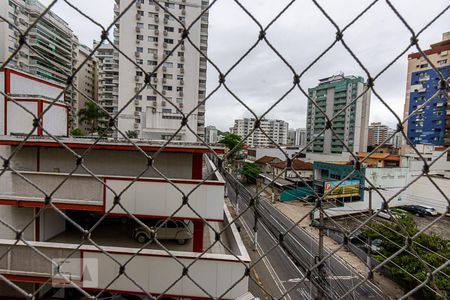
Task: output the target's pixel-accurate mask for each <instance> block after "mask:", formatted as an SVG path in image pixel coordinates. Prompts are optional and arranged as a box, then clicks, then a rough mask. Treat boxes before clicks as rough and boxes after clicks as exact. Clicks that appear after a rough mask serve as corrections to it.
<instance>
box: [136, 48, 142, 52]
mask: <svg viewBox="0 0 450 300" xmlns="http://www.w3.org/2000/svg"><path fill="white" fill-rule="evenodd" d="M136 52H139V53H143V52H144V48H142V47H137V48H136Z"/></svg>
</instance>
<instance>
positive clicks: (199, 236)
mask: <svg viewBox="0 0 450 300" xmlns="http://www.w3.org/2000/svg"><path fill="white" fill-rule="evenodd" d="M193 223H194V236H193V247H192V252H202V251H203V231H204V227H205V224H203V221H202V220H196V221H193Z"/></svg>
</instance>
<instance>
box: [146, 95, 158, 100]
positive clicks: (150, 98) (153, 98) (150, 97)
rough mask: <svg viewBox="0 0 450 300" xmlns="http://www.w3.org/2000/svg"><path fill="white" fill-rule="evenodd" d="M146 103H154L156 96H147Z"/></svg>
mask: <svg viewBox="0 0 450 300" xmlns="http://www.w3.org/2000/svg"><path fill="white" fill-rule="evenodd" d="M147 101H156V96H147Z"/></svg>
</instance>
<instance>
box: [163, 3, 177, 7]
mask: <svg viewBox="0 0 450 300" xmlns="http://www.w3.org/2000/svg"><path fill="white" fill-rule="evenodd" d="M165 6H166V7H168V8H174V7H175V3H169V2H166V4H165Z"/></svg>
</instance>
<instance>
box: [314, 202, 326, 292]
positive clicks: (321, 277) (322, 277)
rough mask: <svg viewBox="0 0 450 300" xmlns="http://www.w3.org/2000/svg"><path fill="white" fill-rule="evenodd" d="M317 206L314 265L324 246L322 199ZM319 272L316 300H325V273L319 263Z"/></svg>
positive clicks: (320, 257) (319, 258)
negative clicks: (317, 243) (316, 240)
mask: <svg viewBox="0 0 450 300" xmlns="http://www.w3.org/2000/svg"><path fill="white" fill-rule="evenodd" d="M318 201H319V203H318V204H319V205H317V208H318V209H319V249H318V255H317V256H316V259H317V261H316V263H317V262H319V261H321V260H322V259H323V257H324V244H323V237H324V227H325V224H324V217H323V203H322V201H323V200H322V199H319V200H318ZM317 269H318V271H319V278H318V279H319V285H320V287H321V288H319V289H318V295H317V298H316V299H325V293H324V290H325V288H327V286H326V284H325V283H326V273H325V268H324V263H321V264H320V265H319V266H318V268H317Z"/></svg>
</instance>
